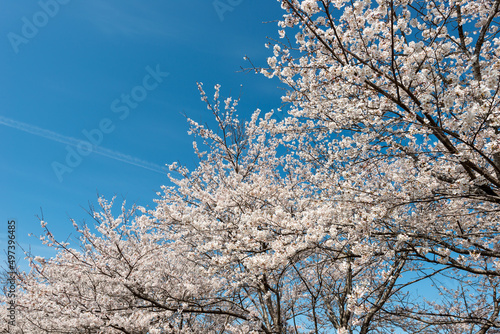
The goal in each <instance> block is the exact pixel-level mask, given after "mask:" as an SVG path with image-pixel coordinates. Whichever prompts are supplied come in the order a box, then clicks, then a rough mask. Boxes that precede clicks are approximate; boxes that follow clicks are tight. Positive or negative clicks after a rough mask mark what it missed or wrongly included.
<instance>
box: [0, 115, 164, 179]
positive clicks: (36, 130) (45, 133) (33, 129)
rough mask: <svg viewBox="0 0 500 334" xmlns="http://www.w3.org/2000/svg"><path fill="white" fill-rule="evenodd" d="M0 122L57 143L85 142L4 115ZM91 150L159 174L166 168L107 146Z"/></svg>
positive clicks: (77, 143)
mask: <svg viewBox="0 0 500 334" xmlns="http://www.w3.org/2000/svg"><path fill="white" fill-rule="evenodd" d="M0 124H3V125H5V126H8V127H10V128H13V129H17V130H21V131H23V132H27V133H30V134H32V135H35V136H38V137H42V138H46V139H49V140H52V141H55V142H58V143H62V144H67V145H71V146H74V147H76V146H78V145H81V144H82V143H87V142H84V141H82V140H79V139H76V138H73V137H68V136H64V135H61V134H59V133H56V132H53V131H50V130H46V129H42V128H40V127H38V126H34V125H31V124H27V123H23V122H19V121H16V120H13V119H10V118H7V117H4V116H0ZM92 152H93V153H96V154H99V155H102V156H104V157H107V158H110V159H113V160H117V161H121V162H124V163H127V164H129V165H134V166H137V167H141V168H144V169H148V170H151V171H153V172H157V173H160V174H165V170H166V169H165V167H162V166H160V165H157V164H155V163H152V162H149V161H146V160H142V159H139V158H136V157H133V156H131V155H127V154H123V153H121V152H118V151H114V150H110V149H107V148H104V147H101V146H93V147H92Z"/></svg>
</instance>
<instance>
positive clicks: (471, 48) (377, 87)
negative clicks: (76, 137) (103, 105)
mask: <svg viewBox="0 0 500 334" xmlns="http://www.w3.org/2000/svg"><path fill="white" fill-rule="evenodd" d="M281 3H282V7H283V9H284V10H286V11H287V14H285V15H284V18H283V20H282V21H281V22H280V26H281V28H282V30H280V37H281V40H279V41H276V42H274V43H273V52H274V56H272V57H270V58H269V59H268V64H269V68H268V69H263V70H262V72H263V73H264V74H265V75H267V76H270V77H272V76H277V77H278V78H279V79H280V81H281V82H283V83H285V84H286V85H288V87H289V89H288V93H287V95H286V96H285V97H284V98H283V100H284V101H285V102H289V103H291V104H292V107H291V108H290V110H289V116H288V117H286V118H285V120H284V121H283V122H282V123H281V126H277V128H278V129H279V130H277V131H278V132H281V133H284V134H286V136H287V138H288V139H289V140H292V141H293V140H295V141H297V142H300V143H299V144H298V147H297V149H298V151H299V152H300V154H301V156H302V159H303V160H304V161H308V162H311V163H312V164H314V165H315V166H316V171H315V172H316V174H317V175H321V177H320V179H323V180H330V179H331V178H330V176H333V175H338V174H341V175H342V178H341V179H340V180H339V188H338V192H337V194H336V196H337V197H338V198H342V199H343V200H351V201H356V202H359V203H365V205H366V206H367V207H372V208H373V210H372V212H369V214H368V217H366V219H367V220H368V221H369V222H370V226H369V233H372V234H376V235H378V236H379V237H381V238H385V239H387V240H389V239H393V240H398V239H399V240H404V242H405V243H406V245H407V246H406V247H407V250H408V251H409V252H410V258H411V261H412V262H413V263H415V262H420V261H421V262H426V263H430V264H432V267H431V269H430V270H431V271H433V272H435V273H438V272H440V271H441V270H443V272H441V273H443V274H444V275H451V272H449V271H450V270H454V271H453V276H451V277H452V278H453V280H458V285H459V286H460V288H459V289H458V290H457V291H453V292H452V291H450V290H447V291H446V293H445V291H444V290H443V291H442V292H443V293H444V294H445V295H446V296H447V297H446V298H445V299H446V300H447V302H444V301H443V302H444V304H440V305H439V306H436V305H434V306H433V309H432V310H431V309H429V308H428V305H421V306H420V307H418V308H415V309H413V310H412V311H410V312H406V311H405V312H400V314H404V316H405V317H406V318H407V319H409V318H414V319H418V320H421V321H422V323H421V325H422V326H423V327H422V328H429V327H430V326H434V328H433V329H432V330H434V331H437V330H438V329H440V330H443V331H444V330H451V331H452V332H454V331H459V332H460V331H465V329H464V327H466V328H469V329H468V330H467V331H469V330H472V331H477V332H479V333H485V332H487V331H488V330H490V329H492V328H498V326H499V325H500V323H499V321H498V312H499V308H498V302H499V299H498V295H497V284H498V276H499V273H500V272H499V271H498V256H499V255H500V253H499V248H498V242H499V240H500V239H499V230H500V229H499V224H498V218H499V217H498V204H499V200H500V189H499V186H500V181H499V177H500V173H499V172H500V159H499V158H500V147H499V145H500V141H499V125H500V124H499V109H498V107H499V106H498V102H499V99H498V90H499V84H500V81H499V72H498V69H499V64H500V62H499V51H498V50H499V48H498V46H499V43H500V39H499V38H498V37H497V33H498V13H499V7H500V2H499V1H393V0H391V1H385V0H381V1H377V2H376V3H372V2H371V1H293V0H284V1H281ZM290 39H293V41H292V40H290ZM465 291H468V293H465ZM465 295H467V296H469V295H471V296H472V297H465ZM457 296H462V297H460V298H459V297H457ZM459 300H460V303H459V304H457V302H458V301H459ZM450 304H454V305H453V306H454V307H453V308H449V306H450ZM445 305H446V306H445ZM450 310H454V311H453V312H451V311H450ZM441 324H442V326H441ZM454 325H456V326H458V327H456V328H455V327H453V326H454ZM440 326H441V327H440ZM450 328H452V329H450ZM453 328H454V329H453ZM415 331H416V330H415Z"/></svg>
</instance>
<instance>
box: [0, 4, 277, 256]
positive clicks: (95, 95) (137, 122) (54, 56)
mask: <svg viewBox="0 0 500 334" xmlns="http://www.w3.org/2000/svg"><path fill="white" fill-rule="evenodd" d="M216 4H219V5H220V6H221V7H219V9H221V8H222V9H223V8H226V9H227V10H226V11H224V12H222V11H221V10H219V11H217V10H216V8H215V7H214V1H213V0H191V1H171V0H170V1H169V0H146V1H139V0H135V1H132V0H126V1H124V0H107V1H102V0H85V1H78V0H41V1H7V0H0V7H1V8H0V28H1V34H0V67H1V73H2V75H0V101H1V105H2V108H1V109H0V219H1V220H2V224H0V227H1V228H0V245H2V247H1V248H2V249H3V248H4V247H5V246H3V245H5V244H6V243H5V241H6V235H7V234H6V232H7V220H8V219H10V218H15V219H16V220H17V230H16V232H17V240H18V241H19V243H20V244H21V245H22V246H23V247H24V248H26V249H27V248H28V246H29V245H31V248H32V251H33V252H34V253H36V254H39V255H43V256H47V255H51V253H49V252H47V250H46V249H45V248H44V247H41V246H40V243H39V242H38V241H37V240H36V239H35V238H33V237H28V234H29V233H35V234H40V233H41V232H42V229H41V227H40V224H39V221H38V219H37V218H36V217H35V216H36V215H40V214H41V211H40V210H41V209H42V210H43V214H44V218H45V220H46V221H47V222H48V224H49V225H48V227H49V228H50V229H51V230H52V232H53V233H54V234H55V235H56V237H57V238H58V239H65V238H66V237H67V236H68V235H69V234H70V233H71V232H72V231H73V230H72V225H71V222H70V220H69V219H70V218H74V219H76V220H77V221H80V222H81V221H83V220H86V221H88V222H90V219H89V218H90V217H88V215H87V214H86V213H85V209H88V207H89V203H93V204H95V203H96V202H97V193H99V194H102V195H103V196H105V197H106V198H109V199H111V198H112V197H113V196H114V195H116V196H117V201H118V202H121V200H123V199H126V200H127V203H129V204H130V205H131V204H132V203H137V204H139V205H143V206H148V205H149V206H152V205H154V204H153V199H154V198H156V197H157V195H156V192H158V191H159V190H160V186H161V185H163V184H168V179H167V177H166V175H165V174H164V173H162V172H161V166H163V165H164V164H166V163H171V162H174V161H178V162H180V163H181V164H184V165H187V166H189V167H193V166H194V165H195V162H196V158H195V156H194V155H193V153H192V144H191V143H192V138H191V137H190V136H188V134H187V130H188V126H187V123H186V119H185V117H184V116H183V114H186V115H188V116H189V117H191V118H193V119H195V120H197V121H202V122H206V121H209V120H210V114H209V113H208V111H207V109H206V107H205V105H204V104H203V102H201V100H200V96H199V94H198V90H197V87H196V82H203V83H204V87H205V89H206V91H207V94H208V95H211V94H213V86H214V85H215V84H217V83H219V84H221V85H222V95H225V96H228V95H232V96H238V95H240V93H241V98H242V102H241V104H240V110H239V114H240V115H242V116H243V117H244V116H245V115H249V114H250V113H251V112H252V111H253V110H255V109H256V108H261V109H262V110H264V111H267V110H270V109H273V108H277V107H279V106H280V96H281V94H282V91H281V90H280V89H278V88H277V87H278V86H279V83H278V82H277V81H275V80H269V79H267V78H265V77H264V76H262V75H256V74H252V73H242V72H241V71H240V66H242V67H249V64H248V63H247V62H246V61H245V60H244V59H243V57H244V56H245V55H246V56H249V57H250V59H251V60H252V62H254V64H257V65H264V64H265V62H266V58H267V56H269V55H270V51H269V50H268V49H266V48H265V47H264V44H265V43H266V41H267V39H266V37H271V38H275V37H276V36H277V30H278V28H277V25H276V22H271V23H267V24H263V22H269V21H275V20H277V19H279V18H280V16H281V15H282V11H281V9H280V6H279V3H278V2H277V1H272V0H271V1H269V0H267V1H264V0H257V1H256V0H254V1H250V0H217V1H216ZM224 4H225V5H226V7H224ZM241 85H242V86H241ZM88 138H91V140H93V141H94V142H95V143H96V144H97V146H96V147H95V148H94V150H93V152H92V153H90V154H87V155H85V154H86V153H88V150H85V149H86V147H85V146H83V145H82V144H80V147H78V148H77V146H78V144H79V143H81V141H89V139H88ZM68 150H69V151H68ZM78 150H80V151H78ZM71 152H72V153H71ZM68 155H70V157H69V158H68ZM76 155H77V156H76ZM40 208H41V209H40ZM18 255H19V256H20V257H22V254H21V252H20V251H19V250H18ZM3 259H4V256H2V262H3ZM2 264H3V263H2Z"/></svg>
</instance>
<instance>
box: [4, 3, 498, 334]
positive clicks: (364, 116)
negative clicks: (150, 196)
mask: <svg viewBox="0 0 500 334" xmlns="http://www.w3.org/2000/svg"><path fill="white" fill-rule="evenodd" d="M280 2H281V4H282V7H283V9H284V11H285V14H284V16H283V19H282V20H281V21H280V22H279V26H280V30H279V35H280V39H278V40H276V41H273V42H272V43H270V46H271V45H272V52H273V55H272V56H271V57H270V58H269V59H268V67H266V68H263V69H260V70H261V72H262V73H263V74H265V75H266V76H269V77H273V76H274V77H278V78H279V80H280V82H281V83H283V84H284V85H286V86H287V87H288V90H287V93H286V95H285V96H284V97H283V101H284V102H285V103H286V106H285V107H284V108H283V109H280V110H278V111H276V112H269V113H266V114H262V113H261V112H260V111H256V112H255V113H254V114H253V115H252V117H251V119H250V120H248V121H247V122H244V121H243V120H241V119H240V118H239V117H238V116H237V115H236V112H237V111H236V109H237V106H238V102H239V101H238V100H233V99H231V98H227V99H222V98H220V96H219V89H220V87H219V86H216V87H215V94H214V98H213V99H211V98H210V99H209V98H208V97H207V95H206V94H205V91H204V90H203V87H202V85H201V84H200V85H199V89H200V93H201V97H202V100H203V101H204V102H205V104H206V105H207V107H208V109H209V110H210V111H211V112H212V114H213V116H214V119H215V122H216V123H215V124H216V126H215V127H213V128H208V127H207V126H204V125H201V124H198V123H197V122H195V121H193V120H189V123H190V129H191V134H192V135H193V136H195V141H194V152H195V154H196V155H197V156H198V158H199V163H198V166H197V167H196V168H195V169H193V170H189V169H187V168H185V167H182V166H178V165H177V164H172V165H170V168H171V170H172V175H170V177H171V181H172V183H173V186H169V187H164V188H163V193H162V194H160V195H159V198H158V199H157V200H156V207H155V208H153V209H149V210H147V209H145V208H141V207H133V208H132V209H131V210H127V209H126V208H125V206H123V207H122V210H121V212H120V213H119V214H118V215H116V214H113V211H112V205H113V203H112V201H111V202H107V201H106V200H104V199H100V205H101V208H100V210H91V211H90V214H91V215H92V217H93V219H94V220H95V224H94V225H95V226H94V227H92V226H87V225H79V224H76V223H75V228H76V230H77V232H78V235H79V236H80V240H79V245H80V248H79V249H76V248H73V246H72V244H69V243H63V242H59V241H57V240H56V239H55V238H54V237H53V236H52V234H51V233H50V231H49V230H48V228H47V226H46V223H45V222H42V226H43V227H44V228H45V229H46V234H45V235H44V236H42V240H43V241H44V242H45V243H46V244H47V245H48V246H50V247H55V248H56V249H57V250H58V255H57V256H56V257H55V258H52V259H43V258H40V257H31V261H32V264H31V268H32V271H31V272H30V273H22V274H20V276H19V281H20V287H21V288H22V291H23V294H21V296H20V297H19V299H18V303H19V305H18V310H19V312H20V313H19V321H18V322H19V323H18V328H17V329H16V330H19V332H21V333H294V334H297V333H338V334H347V333H349V334H351V333H394V332H406V333H494V332H497V331H500V320H499V318H498V316H499V312H500V296H499V295H498V288H499V283H500V281H499V277H500V271H499V266H500V262H499V261H500V260H499V259H500V247H499V242H500V219H499V218H500V217H499V214H498V212H499V203H500V188H499V187H500V180H499V179H500V141H499V134H498V132H499V128H498V127H499V126H500V119H499V117H500V113H499V109H498V108H499V106H498V97H497V93H498V90H499V85H500V80H499V79H500V73H499V69H500V59H499V55H500V51H498V50H499V44H500V39H498V37H497V29H498V12H499V10H500V0H496V1H490V0H470V1H467V0H460V1H455V0H451V1H446V2H444V1H410V0H402V1H396V0H378V1H376V2H371V1H368V0H362V1H356V0H350V1H343V0H336V1H330V0H322V1H313V0H305V1H298V0H282V1H280ZM3 316H4V315H2V317H3ZM2 330H3V331H4V332H7V331H8V330H9V329H2Z"/></svg>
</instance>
